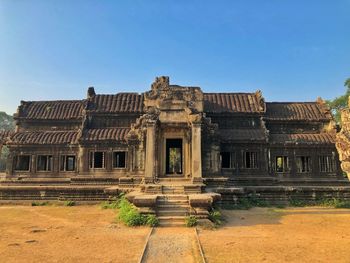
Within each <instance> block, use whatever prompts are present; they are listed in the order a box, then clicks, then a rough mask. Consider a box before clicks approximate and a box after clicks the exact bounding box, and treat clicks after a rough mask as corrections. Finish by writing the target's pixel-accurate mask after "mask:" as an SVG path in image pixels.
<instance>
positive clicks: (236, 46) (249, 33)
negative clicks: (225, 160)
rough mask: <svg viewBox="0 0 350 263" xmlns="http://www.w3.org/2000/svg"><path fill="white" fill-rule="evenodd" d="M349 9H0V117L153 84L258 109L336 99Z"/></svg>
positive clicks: (298, 4) (112, 5) (240, 4)
mask: <svg viewBox="0 0 350 263" xmlns="http://www.w3.org/2000/svg"><path fill="white" fill-rule="evenodd" d="M349 14H350V0H334V1H330V0H308V1H304V0H285V1H281V0H264V1H262V0H245V1H243V0H242V1H203V0H201V1H195V0H193V1H189V0H177V1H167V0H152V1H151V0H149V1H147V0H144V1H136V0H135V1H130V0H129V1H103V0H95V1H78V0H74V1H64V0H57V1H54V0H42V1H35V0H31V1H29V0H26V1H25V0H22V1H20V0H8V1H6V0H0V47H1V48H0V94H1V95H0V111H6V112H8V113H13V112H15V110H16V107H17V105H18V104H19V102H20V100H53V99H81V98H85V96H86V90H87V87H88V86H94V87H95V89H96V91H97V93H117V92H121V91H137V92H143V91H145V90H147V89H149V87H150V84H151V82H152V81H153V79H154V78H155V76H159V75H168V76H170V81H171V82H172V83H174V84H180V85H195V86H200V87H201V88H202V89H203V91H206V92H219V91H220V92H251V91H255V90H258V89H261V90H262V92H263V95H264V97H265V99H266V100H267V101H314V100H316V98H317V97H318V96H321V97H323V98H333V97H336V96H339V95H341V94H342V93H344V91H345V88H344V86H343V83H344V80H345V79H346V78H348V77H350V15H349Z"/></svg>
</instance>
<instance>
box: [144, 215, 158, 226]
mask: <svg viewBox="0 0 350 263" xmlns="http://www.w3.org/2000/svg"><path fill="white" fill-rule="evenodd" d="M146 225H148V226H158V225H159V219H158V218H157V217H156V216H155V215H146Z"/></svg>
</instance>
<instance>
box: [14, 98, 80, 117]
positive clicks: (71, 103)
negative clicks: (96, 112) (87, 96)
mask: <svg viewBox="0 0 350 263" xmlns="http://www.w3.org/2000/svg"><path fill="white" fill-rule="evenodd" d="M84 105H85V102H84V101H83V100H57V101H28V102H23V103H22V104H21V106H20V109H21V110H20V114H19V116H17V117H22V118H26V119H38V120H70V119H80V118H82V115H83V114H82V112H83V109H84Z"/></svg>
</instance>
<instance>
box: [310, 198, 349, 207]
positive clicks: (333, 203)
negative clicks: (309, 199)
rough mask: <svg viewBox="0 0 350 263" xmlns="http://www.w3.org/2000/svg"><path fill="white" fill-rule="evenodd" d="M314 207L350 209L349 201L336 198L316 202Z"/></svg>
mask: <svg viewBox="0 0 350 263" xmlns="http://www.w3.org/2000/svg"><path fill="white" fill-rule="evenodd" d="M316 205H320V206H326V207H334V208H350V202H349V201H343V200H340V199H337V198H331V199H324V200H321V201H319V202H317V203H316Z"/></svg>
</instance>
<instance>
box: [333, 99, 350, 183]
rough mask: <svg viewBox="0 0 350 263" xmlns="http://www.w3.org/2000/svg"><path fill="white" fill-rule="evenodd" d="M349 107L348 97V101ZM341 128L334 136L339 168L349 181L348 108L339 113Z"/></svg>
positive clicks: (349, 142)
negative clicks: (339, 163)
mask: <svg viewBox="0 0 350 263" xmlns="http://www.w3.org/2000/svg"><path fill="white" fill-rule="evenodd" d="M348 106H350V97H349V99H348ZM341 121H342V128H341V130H340V132H339V133H337V136H336V147H337V150H338V153H339V160H340V162H341V168H342V169H343V171H344V172H346V174H347V176H348V178H349V179H350V108H349V107H348V108H346V109H343V110H342V112H341Z"/></svg>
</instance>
